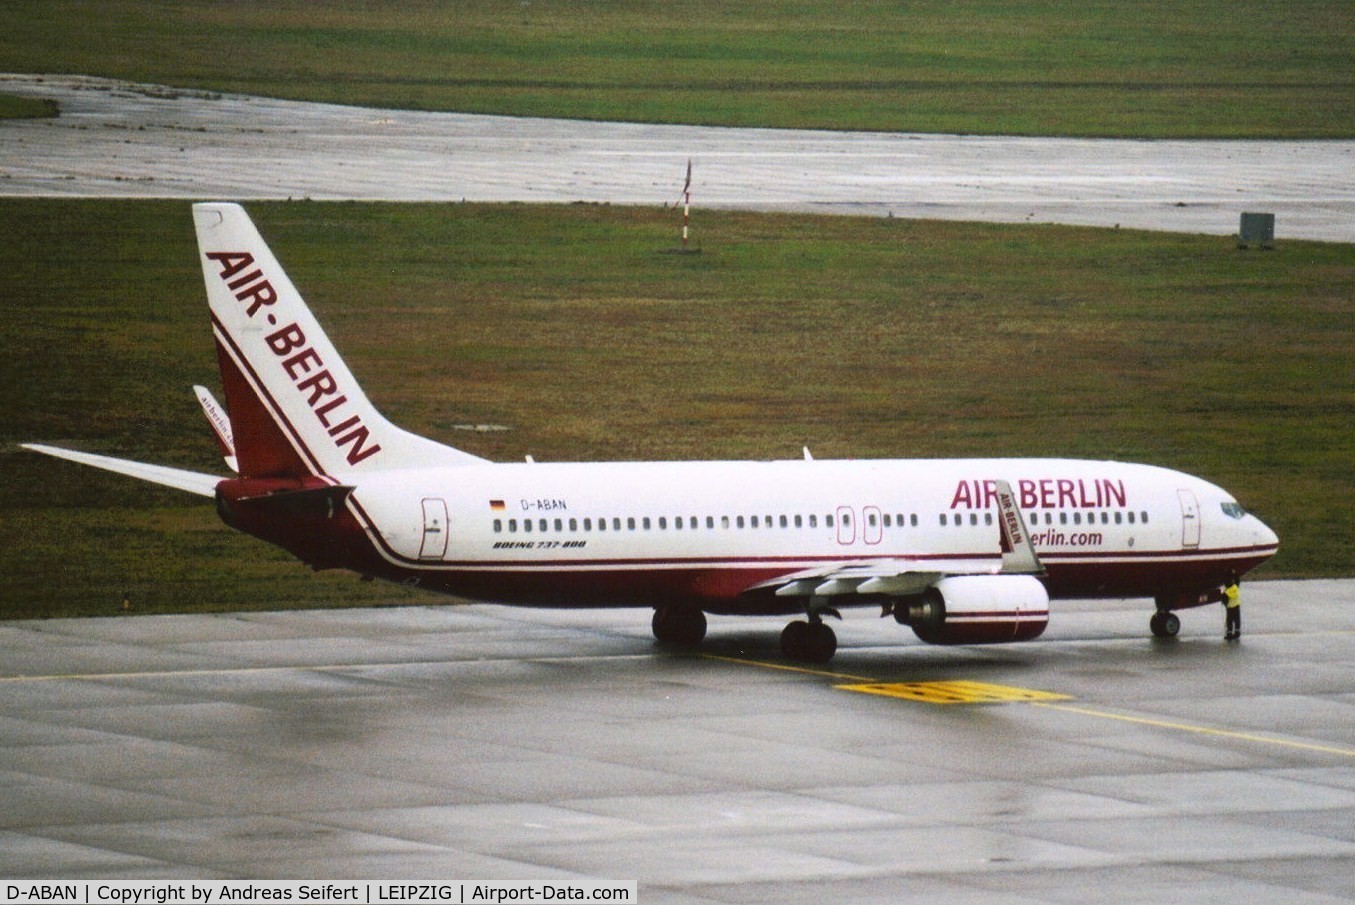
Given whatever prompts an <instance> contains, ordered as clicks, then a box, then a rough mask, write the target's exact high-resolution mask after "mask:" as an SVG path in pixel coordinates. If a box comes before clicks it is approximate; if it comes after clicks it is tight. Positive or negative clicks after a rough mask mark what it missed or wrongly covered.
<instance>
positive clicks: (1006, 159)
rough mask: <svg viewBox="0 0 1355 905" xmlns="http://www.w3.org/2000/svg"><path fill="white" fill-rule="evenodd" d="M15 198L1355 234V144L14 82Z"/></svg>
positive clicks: (6, 131)
mask: <svg viewBox="0 0 1355 905" xmlns="http://www.w3.org/2000/svg"><path fill="white" fill-rule="evenodd" d="M0 91H4V92H6V93H9V94H16V95H22V96H27V97H45V98H51V99H53V100H55V101H57V102H58V103H59V104H60V107H61V111H62V115H61V117H60V118H59V119H51V120H5V121H0V195H16V196H17V195H22V196H73V197H74V196H99V197H169V198H191V199H194V200H233V201H245V200H250V199H260V198H313V199H317V200H337V199H355V200H396V201H428V200H439V201H448V200H451V201H457V200H463V199H464V200H469V201H499V202H503V201H537V202H575V201H585V202H594V203H613V204H652V205H661V204H665V203H666V204H670V205H671V204H675V203H677V202H678V201H679V200H680V198H681V190H682V183H683V177H684V173H685V170H686V161H687V160H688V159H691V160H693V161H694V179H693V191H694V198H695V203H696V205H697V206H698V208H709V207H726V208H746V209H756V210H770V211H786V210H796V211H814V212H822V213H846V214H864V215H871V216H897V217H915V218H924V219H938V218H940V219H951V220H987V221H1000V222H1017V223H1019V222H1038V223H1068V224H1079V225H1091V226H1124V227H1134V228H1138V229H1152V230H1167V231H1172V232H1189V233H1205V234H1214V235H1231V234H1233V233H1236V232H1237V229H1238V222H1239V217H1240V215H1241V214H1242V213H1243V212H1247V211H1260V212H1268V213H1274V214H1275V215H1276V234H1277V236H1278V237H1279V238H1280V239H1281V240H1283V239H1285V238H1302V239H1321V240H1326V241H1338V242H1351V241H1355V182H1353V181H1352V180H1351V178H1350V174H1351V173H1352V172H1355V141H1113V140H1082V139H1045V138H1004V137H981V136H956V135H899V134H883V133H875V134H871V133H845V132H813V131H795V130H775V129H723V128H700V127H690V126H651V125H633V124H617V123H593V122H578V121H570V120H549V119H518V118H509V117H495V116H473V115H466V114H454V113H419V112H411V111H403V110H374V109H368V108H359V107H344V106H338V105H333V104H314V103H300V102H295V101H281V100H271V99H267V98H258V97H247V96H241V95H221V94H215V93H208V92H200V91H182V90H178V89H174V88H166V87H163V86H156V85H138V84H131V83H126V82H118V81H114V80H110V79H95V78H87V77H81V76H33V75H0Z"/></svg>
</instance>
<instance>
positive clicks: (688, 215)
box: [682, 157, 692, 250]
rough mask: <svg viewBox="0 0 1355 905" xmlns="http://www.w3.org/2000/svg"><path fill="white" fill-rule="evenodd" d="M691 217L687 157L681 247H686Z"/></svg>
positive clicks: (689, 161)
mask: <svg viewBox="0 0 1355 905" xmlns="http://www.w3.org/2000/svg"><path fill="white" fill-rule="evenodd" d="M691 218H692V159H691V158H690V157H688V158H687V181H686V182H685V183H683V185H682V248H683V250H686V248H687V225H688V223H689V222H690V221H691Z"/></svg>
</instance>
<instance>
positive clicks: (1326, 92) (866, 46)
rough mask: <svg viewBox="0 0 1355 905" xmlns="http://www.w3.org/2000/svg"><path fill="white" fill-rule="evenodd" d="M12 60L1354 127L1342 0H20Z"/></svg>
mask: <svg viewBox="0 0 1355 905" xmlns="http://www.w3.org/2000/svg"><path fill="white" fill-rule="evenodd" d="M0 15H3V19H0V24H2V25H3V27H0V71H18V72H78V73H89V74H95V75H107V76H116V77H123V78H129V79H133V80H138V81H151V82H158V83H161V84H168V85H175V86H181V87H194V88H209V89H215V90H232V91H242V92H246V93H256V94H263V95H270V96H278V97H290V98H296V99H302V100H323V101H334V102H339V103H348V104H362V105H374V106H388V107H404V108H413V109H429V110H458V111H466V112H485V113H505V114H513V115H529V116H551V117H573V118H587V119H604V120H631V121H648V122H675V123H700V124H715V125H740V126H772V127H790V128H826V129H853V130H858V129H868V130H883V131H921V132H956V133H981V134H1023V135H1024V134H1037V135H1114V136H1129V137H1141V138H1165V137H1214V138H1233V137H1239V138H1240V137H1252V138H1278V137H1290V138H1299V137H1302V138H1314V137H1349V136H1351V135H1352V134H1355V90H1352V89H1355V78H1352V76H1351V73H1353V72H1355V7H1352V5H1351V4H1349V3H1333V2H1330V0H1290V2H1286V3H1274V2H1265V0H1189V2H1179V3H1171V4H1161V3H1155V2H1148V0H1094V2H1083V3H1077V4H1070V3H1066V2H1061V0H1024V2H1010V0H938V2H933V3H922V4H917V3H914V4H899V3H888V2H859V3H850V4H843V3H834V2H827V0H810V2H796V0H746V2H741V3H720V2H714V0H693V2H687V3H681V4H674V3H668V2H660V0H651V2H628V3H615V2H606V0H576V2H565V3H556V2H532V3H510V4H505V3H502V2H498V0H465V2H457V3H443V2H433V0H399V2H390V3H380V4H351V3H338V2H324V3H315V2H310V0H290V2H281V3H280V2H276V0H237V2H232V3H229V4H220V3H217V4H212V3H197V2H193V3H187V2H171V0H159V2H144V0H8V2H7V3H6V4H5V6H4V12H3V14H0Z"/></svg>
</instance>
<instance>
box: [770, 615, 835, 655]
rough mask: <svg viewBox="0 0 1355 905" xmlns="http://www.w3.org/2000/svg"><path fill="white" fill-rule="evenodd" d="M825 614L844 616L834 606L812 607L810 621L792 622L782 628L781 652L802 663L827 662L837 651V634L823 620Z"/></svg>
mask: <svg viewBox="0 0 1355 905" xmlns="http://www.w3.org/2000/svg"><path fill="white" fill-rule="evenodd" d="M824 616H836V617H837V618H838V619H841V618H842V614H841V613H839V612H838V611H837V610H835V609H833V608H832V607H811V608H810V609H809V615H808V621H805V622H800V621H796V622H792V623H790V624H789V625H787V626H786V627H785V628H784V629H782V630H781V653H783V654H785V655H786V657H787V659H790V660H799V661H800V662H802V663H827V662H828V661H829V660H831V659H833V654H835V653H837V635H836V634H834V632H833V630H832V629H831V628H829V627H828V625H826V624H825V623H824V621H823V617H824Z"/></svg>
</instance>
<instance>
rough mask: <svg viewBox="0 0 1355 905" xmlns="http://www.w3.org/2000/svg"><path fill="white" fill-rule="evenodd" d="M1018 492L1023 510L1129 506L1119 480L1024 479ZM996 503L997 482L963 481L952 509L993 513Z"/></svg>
mask: <svg viewBox="0 0 1355 905" xmlns="http://www.w3.org/2000/svg"><path fill="white" fill-rule="evenodd" d="M1015 490H1016V495H1017V498H1018V500H1019V503H1018V505H1020V507H1021V508H1022V509H1123V508H1125V507H1126V506H1127V505H1128V502H1127V501H1128V495H1127V494H1126V492H1125V489H1124V481H1122V480H1120V479H1118V478H1114V479H1112V478H1040V479H1038V480H1031V479H1022V480H1020V481H1017V482H1016V484H1015ZM996 501H997V482H996V481H993V480H973V481H960V482H959V483H958V484H956V485H955V493H954V494H952V495H951V498H950V508H951V509H992V508H993V504H994V503H995V502H996Z"/></svg>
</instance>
